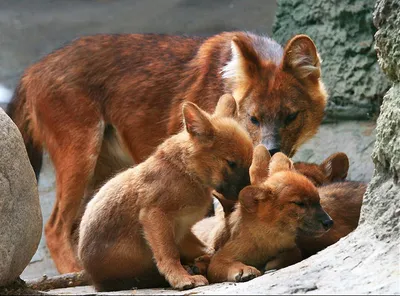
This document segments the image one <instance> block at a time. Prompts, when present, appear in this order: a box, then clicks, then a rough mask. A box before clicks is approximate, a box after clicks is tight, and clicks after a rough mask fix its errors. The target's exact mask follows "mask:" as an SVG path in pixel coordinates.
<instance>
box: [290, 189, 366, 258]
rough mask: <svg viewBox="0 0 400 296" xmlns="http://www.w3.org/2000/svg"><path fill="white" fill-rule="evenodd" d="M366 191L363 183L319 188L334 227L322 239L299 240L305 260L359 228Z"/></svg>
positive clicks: (305, 237) (301, 237)
mask: <svg viewBox="0 0 400 296" xmlns="http://www.w3.org/2000/svg"><path fill="white" fill-rule="evenodd" d="M366 189H367V184H365V183H361V182H338V183H333V184H329V185H325V186H322V187H320V188H318V192H319V195H320V197H321V205H322V207H323V209H324V210H325V211H326V212H327V213H328V214H329V215H330V216H331V217H332V219H333V221H334V225H333V227H332V228H331V230H329V231H328V232H327V233H325V234H323V235H322V236H320V237H310V236H299V237H298V238H297V240H296V243H297V245H298V247H299V248H300V250H301V253H302V257H303V259H304V258H307V257H309V256H311V255H314V254H316V253H317V252H319V251H321V250H323V249H325V248H326V247H328V246H330V245H333V244H334V243H336V242H337V241H339V239H341V238H342V237H345V236H346V235H348V234H349V233H350V232H352V231H353V230H354V229H356V228H357V226H358V220H359V219H360V211H361V205H362V201H363V196H364V193H365V191H366Z"/></svg>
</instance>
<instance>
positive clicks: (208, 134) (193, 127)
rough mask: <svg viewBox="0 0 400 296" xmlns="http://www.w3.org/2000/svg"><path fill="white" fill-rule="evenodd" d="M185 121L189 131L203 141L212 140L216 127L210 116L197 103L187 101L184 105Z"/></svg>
mask: <svg viewBox="0 0 400 296" xmlns="http://www.w3.org/2000/svg"><path fill="white" fill-rule="evenodd" d="M182 113H183V121H184V125H185V128H186V130H187V132H188V133H189V134H190V135H192V136H193V137H195V138H197V139H199V140H200V141H202V142H208V141H211V140H212V139H213V137H214V128H213V126H212V124H211V122H210V119H209V116H208V115H207V114H206V113H205V112H204V111H202V110H201V109H200V108H199V107H197V105H196V104H193V103H190V102H186V103H184V104H183V106H182Z"/></svg>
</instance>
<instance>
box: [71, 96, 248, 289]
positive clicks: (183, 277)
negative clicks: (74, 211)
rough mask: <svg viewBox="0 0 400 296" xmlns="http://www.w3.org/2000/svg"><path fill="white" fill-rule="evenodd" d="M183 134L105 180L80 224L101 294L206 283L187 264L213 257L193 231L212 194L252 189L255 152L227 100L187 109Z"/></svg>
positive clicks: (85, 259) (84, 256)
mask: <svg viewBox="0 0 400 296" xmlns="http://www.w3.org/2000/svg"><path fill="white" fill-rule="evenodd" d="M182 112H183V118H184V127H185V128H184V130H183V131H182V132H180V133H179V134H177V135H174V136H172V137H170V138H169V139H167V140H166V141H165V142H164V143H163V144H161V145H160V146H159V147H158V148H157V150H156V151H155V153H154V154H153V155H152V156H150V157H149V158H148V159H147V160H146V161H144V162H143V163H141V164H139V165H137V166H136V167H134V168H131V169H128V170H126V171H124V172H122V173H120V174H118V175H117V176H115V177H114V178H112V179H111V180H110V181H108V182H107V183H106V184H105V185H104V186H103V187H102V188H101V189H100V190H99V192H98V193H97V194H96V195H95V197H94V198H93V199H92V200H91V201H90V202H89V204H88V206H87V208H86V211H85V213H84V215H83V218H82V222H81V224H80V232H79V245H78V255H79V258H80V260H81V262H82V264H83V267H84V269H85V270H86V272H87V273H88V274H89V275H90V277H91V279H92V281H93V284H94V286H95V288H96V289H97V290H98V291H111V290H121V289H130V288H132V287H133V286H136V287H152V286H153V287H154V286H160V285H163V284H165V280H166V281H168V283H169V284H170V285H171V286H172V287H173V288H176V289H189V288H193V287H196V286H201V285H206V284H208V282H207V279H206V278H205V277H204V276H202V275H190V274H189V273H188V272H187V271H186V270H185V269H184V267H183V266H182V263H181V260H182V262H193V261H194V259H195V258H197V257H199V256H202V255H205V254H209V253H210V252H211V251H210V249H209V248H207V247H206V246H205V245H204V244H203V243H201V241H199V239H198V238H197V237H196V236H195V235H194V234H193V233H192V232H191V230H190V229H191V227H192V226H193V224H194V223H196V222H197V221H199V220H200V219H202V218H203V217H204V216H205V214H206V211H207V209H208V208H209V206H210V204H211V192H212V190H213V189H216V190H217V191H218V192H220V193H221V194H223V195H224V196H226V197H228V198H231V199H237V197H238V194H239V192H240V190H241V189H242V188H244V187H245V186H247V185H249V184H250V177H249V167H250V164H251V161H252V154H253V146H252V141H251V139H250V137H249V135H248V134H247V132H246V131H245V130H244V129H243V128H242V127H241V126H240V125H239V124H238V123H237V122H236V121H235V120H234V119H233V117H234V115H235V113H236V102H235V101H234V99H233V97H232V96H230V95H225V96H222V97H221V99H220V100H219V102H218V104H217V106H216V109H215V111H214V114H213V115H212V116H210V115H208V114H207V113H206V112H204V111H202V110H201V109H200V108H199V107H197V106H196V105H195V104H193V103H184V104H183V107H182Z"/></svg>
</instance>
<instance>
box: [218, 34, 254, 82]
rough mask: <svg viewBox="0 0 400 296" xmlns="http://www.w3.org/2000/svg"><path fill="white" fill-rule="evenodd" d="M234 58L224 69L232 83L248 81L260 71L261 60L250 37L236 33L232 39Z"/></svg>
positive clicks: (226, 76) (225, 76) (227, 78)
mask: <svg viewBox="0 0 400 296" xmlns="http://www.w3.org/2000/svg"><path fill="white" fill-rule="evenodd" d="M231 50H232V59H231V60H230V61H229V62H228V63H227V64H226V66H225V67H224V68H223V69H222V78H224V79H226V80H229V82H230V83H233V84H234V85H235V84H243V83H248V82H249V80H250V79H251V78H253V77H254V76H255V75H257V73H258V72H259V69H260V65H261V61H260V58H259V56H258V54H257V52H256V51H255V50H254V46H253V45H252V44H251V41H250V39H249V38H246V37H245V36H241V35H236V36H234V37H233V38H232V41H231Z"/></svg>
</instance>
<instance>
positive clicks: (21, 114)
mask: <svg viewBox="0 0 400 296" xmlns="http://www.w3.org/2000/svg"><path fill="white" fill-rule="evenodd" d="M6 112H7V114H8V116H10V118H11V119H12V120H13V121H14V123H15V124H16V125H17V127H18V128H19V130H20V132H21V134H22V138H23V139H24V143H25V147H26V151H27V152H28V157H29V160H30V162H31V165H32V167H33V171H34V172H35V175H36V180H37V181H39V174H40V170H41V168H42V162H43V148H42V145H41V144H40V143H39V142H38V141H36V142H35V141H34V139H33V136H32V126H31V120H30V118H31V117H30V112H29V108H28V106H27V101H26V91H25V89H24V87H23V85H22V83H21V82H20V83H19V84H18V86H17V88H16V89H15V91H14V95H13V98H12V100H11V102H10V103H9V104H8V107H7V111H6Z"/></svg>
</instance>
